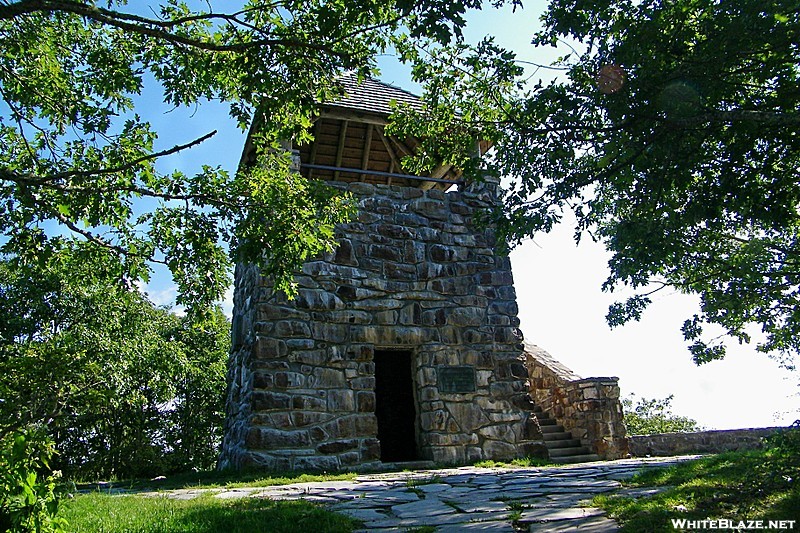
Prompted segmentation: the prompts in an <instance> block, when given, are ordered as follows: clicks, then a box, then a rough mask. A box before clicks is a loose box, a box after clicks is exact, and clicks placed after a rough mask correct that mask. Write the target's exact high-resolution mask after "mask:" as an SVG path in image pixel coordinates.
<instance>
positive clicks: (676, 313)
mask: <svg viewBox="0 0 800 533" xmlns="http://www.w3.org/2000/svg"><path fill="white" fill-rule="evenodd" d="M542 7H543V6H542V3H541V2H538V3H535V4H533V5H528V6H526V9H525V10H523V11H521V12H520V11H518V12H517V13H516V14H512V13H511V12H510V10H504V11H501V12H495V11H492V10H488V11H485V12H483V13H481V14H480V15H479V16H477V17H476V16H471V17H469V20H470V24H471V29H470V30H469V31H468V33H467V35H468V36H469V37H470V38H472V39H475V38H479V37H482V36H483V35H485V34H487V33H490V32H501V33H500V35H498V36H497V39H498V42H500V43H501V44H503V45H504V46H507V47H510V48H512V49H514V50H515V51H516V52H517V53H518V56H519V57H520V58H521V59H524V60H527V61H532V62H536V63H549V62H550V61H552V59H553V58H554V57H555V55H556V54H557V53H559V52H556V51H550V53H549V54H544V52H543V51H535V50H534V49H533V47H532V46H530V44H529V43H530V40H531V37H532V35H533V33H534V32H535V31H536V30H537V29H538V17H539V10H541V9H542ZM560 53H564V52H560ZM381 68H382V70H383V75H382V77H381V79H382V80H383V81H386V82H389V83H393V84H396V85H399V86H402V87H403V88H405V89H408V90H411V91H417V90H418V88H417V87H415V86H414V85H413V84H411V83H410V81H409V79H408V74H407V72H406V71H404V70H403V69H400V68H398V67H397V65H396V62H394V61H393V59H392V58H391V57H387V58H383V60H382V61H381ZM194 111H195V110H188V111H186V110H177V111H175V112H173V113H171V114H167V115H163V116H156V117H148V118H150V119H151V121H152V122H153V124H154V126H155V128H156V130H157V131H159V133H160V134H161V140H160V145H161V147H162V148H166V147H169V146H171V145H173V144H177V143H181V142H186V141H188V140H191V139H193V138H195V137H197V136H199V135H202V134H204V133H207V132H208V131H211V130H213V129H217V128H219V129H220V130H221V131H220V134H218V135H217V137H216V138H215V139H212V140H211V141H209V142H206V143H204V144H203V145H202V146H200V147H199V148H198V149H195V150H191V151H189V152H186V153H182V154H178V155H177V156H174V157H172V158H170V159H169V160H168V161H164V162H162V163H161V165H162V169H164V170H167V168H168V167H169V168H175V167H177V168H183V169H185V170H186V171H189V170H190V169H191V168H192V167H194V166H195V165H196V164H198V163H212V162H213V163H216V164H220V165H222V166H223V167H224V168H227V169H229V170H230V171H234V170H235V168H236V164H237V162H238V157H239V154H240V153H241V149H242V146H243V139H244V136H243V134H242V133H241V132H239V131H238V130H236V128H235V126H234V125H233V124H231V123H230V121H225V120H224V119H223V115H224V110H222V109H220V108H219V107H218V106H217V107H214V106H201V109H200V110H199V111H198V112H196V113H195V112H194ZM607 260H608V254H607V252H605V250H604V249H603V248H602V246H601V245H598V244H595V243H592V242H591V241H590V240H589V239H588V238H587V239H584V240H583V241H582V242H581V245H580V246H579V247H576V246H575V244H574V241H573V240H572V228H571V226H569V225H567V224H562V225H561V226H559V227H557V228H556V229H555V230H554V231H553V232H551V233H550V234H547V235H540V236H537V237H536V242H535V243H534V242H532V241H528V242H526V243H524V244H523V245H521V246H520V247H518V248H517V249H516V250H514V251H513V252H512V254H511V261H512V266H513V269H514V278H515V285H516V290H517V299H518V303H519V308H520V314H519V317H520V319H521V328H522V330H523V332H524V334H525V338H526V340H527V341H529V342H532V343H534V344H537V345H539V346H541V347H542V348H544V349H546V350H548V351H549V352H550V353H551V354H553V355H554V356H555V357H556V358H557V359H559V360H560V361H562V362H563V363H564V364H566V365H567V366H568V367H570V368H571V369H572V370H573V371H575V372H576V373H577V374H579V375H581V376H583V377H592V376H609V375H611V376H618V377H619V378H620V386H621V387H622V391H623V394H625V395H627V394H629V393H631V392H634V393H636V395H637V396H640V397H641V396H644V397H647V398H664V397H666V396H668V395H670V394H673V395H674V396H675V398H674V400H673V412H674V413H676V414H680V415H684V416H689V417H692V418H694V419H696V420H697V421H698V422H699V423H700V424H701V425H703V426H705V427H707V428H716V429H727V428H739V427H761V426H770V425H787V424H790V423H792V422H793V421H794V420H795V419H797V418H800V395H798V391H799V389H798V374H797V373H792V372H788V371H785V370H783V369H780V368H779V367H778V365H777V364H776V363H774V362H773V361H772V360H770V359H769V358H768V357H767V356H765V355H764V354H759V353H756V352H755V350H754V349H753V348H751V347H747V346H744V347H740V346H732V347H729V354H728V357H727V358H726V359H725V360H724V361H717V362H713V363H710V364H707V365H704V366H702V367H697V366H695V365H694V364H693V363H692V362H691V357H690V355H689V353H688V351H687V350H686V345H685V343H684V341H683V339H682V336H681V333H680V326H681V324H682V323H683V320H685V319H686V318H688V317H690V316H691V315H692V314H693V313H694V312H695V310H696V308H697V303H696V300H695V299H693V298H692V297H689V296H684V295H680V294H668V295H664V296H656V301H655V302H654V304H653V305H652V306H651V307H650V308H649V309H648V310H647V311H646V312H645V314H644V317H643V319H642V321H641V322H638V323H632V324H628V325H626V326H623V327H621V328H617V329H615V330H610V329H609V327H608V326H607V325H606V323H605V314H606V312H607V310H608V305H609V304H610V303H612V302H613V301H614V299H615V298H614V295H609V294H604V293H602V292H601V291H600V286H601V284H602V282H603V281H604V280H605V278H606V276H607V266H606V263H607ZM149 291H150V295H151V298H153V299H154V300H156V303H169V300H170V299H171V298H172V297H174V288H172V287H171V284H170V281H169V279H168V277H166V276H164V275H163V273H162V274H160V275H158V276H157V277H156V278H155V279H154V280H153V281H152V283H151V284H150V286H149ZM228 294H229V298H228V301H227V302H226V307H227V309H228V310H229V309H230V294H231V292H230V291H229V293H228Z"/></svg>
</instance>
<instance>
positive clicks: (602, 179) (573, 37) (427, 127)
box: [401, 0, 800, 366]
mask: <svg viewBox="0 0 800 533" xmlns="http://www.w3.org/2000/svg"><path fill="white" fill-rule="evenodd" d="M543 23H544V29H543V30H542V31H541V32H540V33H539V34H537V35H536V36H535V38H534V40H533V44H534V45H536V46H539V47H550V46H555V45H557V44H558V45H562V49H563V48H566V46H564V43H565V41H571V42H573V43H576V44H575V46H574V47H572V48H571V51H569V53H567V54H566V55H565V56H564V57H562V58H561V59H560V60H559V61H557V62H556V63H555V64H554V65H552V66H551V68H554V69H557V70H560V71H561V74H562V75H561V76H560V77H559V78H557V79H555V80H552V81H539V82H538V83H535V84H526V83H525V80H524V79H523V78H522V71H521V68H520V67H521V65H520V64H518V63H517V62H516V60H515V57H514V55H513V54H512V53H510V52H508V51H506V50H502V49H499V48H498V47H497V46H496V45H494V44H493V43H492V42H491V41H485V42H483V43H480V44H479V45H478V46H475V47H467V46H454V47H444V48H437V47H436V46H427V47H424V46H421V45H419V44H418V43H410V44H409V46H408V47H407V48H406V50H405V53H406V54H407V56H408V57H409V58H410V59H411V60H415V61H419V62H420V64H419V65H418V66H417V67H416V69H415V76H416V78H417V80H418V81H420V82H422V83H425V84H426V94H427V97H428V98H429V99H430V100H431V102H432V104H431V106H430V108H429V109H428V113H430V114H431V116H429V117H424V119H422V120H421V119H420V117H415V116H414V114H413V113H411V111H410V110H405V111H404V113H403V117H402V118H401V121H402V123H403V124H404V125H405V126H407V127H409V128H411V129H412V130H414V131H415V133H416V134H417V135H419V136H421V137H424V138H427V139H430V140H434V139H437V138H438V137H439V136H440V135H441V136H445V138H447V136H448V135H450V136H452V135H453V132H460V133H461V134H462V136H463V137H462V138H471V139H475V138H480V139H486V140H488V141H491V142H492V143H493V145H494V147H495V150H494V152H493V157H492V159H491V161H488V168H485V169H474V172H475V173H476V174H477V173H479V171H480V172H484V173H488V174H495V175H499V176H506V177H508V179H509V190H508V194H507V195H506V198H505V209H504V210H498V212H497V213H495V219H496V221H497V222H498V224H499V225H500V228H501V229H502V230H503V231H504V233H505V234H506V236H507V237H508V238H509V239H510V242H511V244H515V243H518V242H519V241H521V240H522V239H524V238H527V237H528V236H530V235H532V234H533V233H535V232H537V231H540V230H545V231H546V230H549V229H550V228H551V227H552V226H553V224H555V223H556V222H557V221H558V220H560V218H561V215H562V213H563V211H564V210H565V209H571V210H574V212H575V214H576V215H577V219H578V221H579V222H578V226H577V228H576V238H580V236H581V235H583V234H585V233H586V232H588V233H589V234H590V235H591V236H592V237H593V238H595V239H599V240H601V241H602V242H603V243H604V244H605V245H606V247H607V248H608V250H609V251H611V253H612V257H611V260H610V263H609V266H610V271H611V272H610V276H609V278H608V280H607V281H606V282H605V284H604V289H605V290H608V291H613V290H615V289H618V288H619V287H620V286H628V287H630V288H632V289H634V290H635V291H637V294H636V295H635V296H633V298H632V299H631V300H629V301H628V302H626V303H620V304H618V305H616V306H613V307H612V309H611V312H610V314H609V317H608V320H609V323H610V324H612V325H618V324H621V323H624V322H626V321H630V320H636V319H638V318H639V316H640V315H641V312H642V310H643V309H644V308H645V307H646V306H647V304H648V303H649V301H650V299H649V295H651V294H652V293H653V292H655V291H658V290H661V289H663V288H665V287H671V288H674V289H677V290H678V291H681V292H686V293H694V294H697V295H699V297H700V306H701V307H700V312H699V313H698V314H697V315H696V316H691V317H689V318H688V320H687V321H686V323H685V325H684V327H683V333H684V336H685V338H686V340H687V341H688V342H689V345H690V351H691V353H692V355H693V357H694V360H695V361H696V362H697V363H703V362H706V361H710V360H713V359H718V358H720V357H722V356H724V353H725V347H724V344H722V343H721V342H720V341H719V340H717V339H714V340H709V339H708V338H707V336H706V335H707V334H706V332H705V329H706V325H708V324H714V325H717V326H720V327H721V328H722V329H723V331H724V332H725V333H726V334H727V335H728V336H730V337H731V338H733V339H735V340H736V341H738V342H750V341H751V335H752V330H751V329H749V326H751V325H755V326H757V327H759V328H760V329H761V332H760V334H761V337H760V338H759V341H758V344H757V348H758V349H759V350H761V351H764V352H769V353H771V354H774V355H775V356H776V357H778V358H781V359H782V362H783V364H785V365H786V366H791V364H792V363H791V357H790V354H792V353H797V351H798V349H800V315H799V314H798V313H797V309H798V303H800V289H798V287H800V277H798V276H799V275H800V272H799V271H798V268H797V265H798V255H799V254H800V249H799V248H798V242H800V239H798V236H799V235H800V234H799V233H798V227H799V222H800V215H799V214H798V213H800V210H798V206H799V204H800V187H798V183H797V175H798V168H800V138H798V135H797V125H798V123H800V115H798V109H799V108H800V89H798V87H800V84H799V83H798V82H799V81H800V70H799V69H798V66H797V65H798V64H800V49H798V47H797V42H798V38H800V12H798V10H797V3H796V2H795V1H794V0H777V1H775V2H760V1H758V0H743V1H740V2H735V3H730V2H698V1H695V0H677V1H673V2H661V1H658V0H650V1H644V2H639V1H633V0H623V1H620V2H618V1H613V2H612V1H609V0H600V1H596V2H589V3H587V2H577V1H575V0H552V1H551V2H550V6H549V9H548V11H547V13H546V14H545V16H544V18H543ZM567 46H571V45H567ZM476 102H477V103H476ZM462 119H463V120H462ZM449 146H451V147H459V146H461V147H463V148H462V149H461V150H460V151H458V152H457V153H455V154H453V155H451V158H453V159H464V158H467V157H469V155H470V151H471V148H467V144H466V143H464V142H461V143H459V142H456V141H451V142H450V143H449ZM426 148H427V151H426V152H425V153H423V154H421V156H420V157H419V158H418V164H420V165H424V164H426V162H427V161H428V160H429V159H430V158H431V157H432V155H433V154H435V147H434V146H433V145H432V144H430V143H429V144H427V145H426ZM784 356H786V357H784Z"/></svg>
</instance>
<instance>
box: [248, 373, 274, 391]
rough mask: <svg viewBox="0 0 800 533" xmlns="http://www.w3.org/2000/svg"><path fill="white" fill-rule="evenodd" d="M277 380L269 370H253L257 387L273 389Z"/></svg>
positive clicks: (255, 386)
mask: <svg viewBox="0 0 800 533" xmlns="http://www.w3.org/2000/svg"><path fill="white" fill-rule="evenodd" d="M274 383H275V381H274V379H273V376H272V374H271V373H269V372H253V387H254V388H256V389H271V388H272V386H273V385H274Z"/></svg>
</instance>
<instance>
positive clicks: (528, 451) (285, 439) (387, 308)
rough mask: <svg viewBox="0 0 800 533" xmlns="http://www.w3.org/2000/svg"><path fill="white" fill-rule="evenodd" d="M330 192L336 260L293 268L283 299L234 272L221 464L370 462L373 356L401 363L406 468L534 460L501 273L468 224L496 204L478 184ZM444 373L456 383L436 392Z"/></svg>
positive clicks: (486, 243)
mask: <svg viewBox="0 0 800 533" xmlns="http://www.w3.org/2000/svg"><path fill="white" fill-rule="evenodd" d="M333 185H335V186H341V187H343V188H345V189H346V190H347V191H349V192H350V193H351V194H353V196H354V198H355V200H356V201H357V204H358V215H357V218H356V220H354V221H352V222H350V223H348V224H346V225H343V226H342V227H339V228H337V235H338V241H339V246H338V248H337V249H336V251H335V252H333V253H331V254H327V255H325V256H323V257H319V258H317V259H316V260H313V261H309V262H308V263H306V264H305V266H304V267H303V271H302V272H300V273H298V274H297V276H296V281H297V284H298V287H299V294H298V296H297V298H296V299H295V300H294V301H289V300H287V299H286V298H285V297H283V296H282V295H280V294H275V293H273V292H272V291H271V290H270V289H269V281H268V280H265V279H263V278H262V277H261V276H260V275H259V273H258V272H257V271H256V270H255V269H254V268H253V267H248V266H244V265H238V266H237V269H236V280H237V282H236V290H235V293H234V333H233V338H234V349H233V352H232V355H231V358H230V362H229V369H228V381H229V387H228V403H227V405H228V408H227V409H228V412H227V422H226V436H225V440H224V443H223V451H222V455H221V460H220V465H221V466H222V467H226V466H227V467H237V468H240V467H245V466H256V467H262V468H269V469H326V470H335V469H340V468H349V467H352V466H358V465H360V466H365V465H366V466H369V465H370V464H375V463H376V462H377V461H378V460H379V459H380V456H381V444H380V442H379V440H378V438H377V435H378V424H377V418H376V413H375V405H376V396H375V363H374V355H375V352H376V351H377V350H381V351H384V350H406V351H408V352H411V354H412V359H411V360H412V365H413V371H412V376H413V380H414V395H415V397H414V403H415V407H416V413H417V422H416V424H417V428H416V431H417V435H416V442H417V445H418V452H419V456H420V458H421V459H427V460H433V461H436V462H438V463H443V464H459V463H468V462H472V461H477V460H482V459H511V458H514V457H521V456H529V455H534V456H536V455H538V456H543V455H546V449H545V447H544V444H543V441H542V436H541V433H540V431H539V427H538V424H537V423H536V420H535V417H533V416H532V415H531V414H530V413H529V412H528V411H526V407H528V406H529V400H528V386H527V379H528V373H527V370H526V367H525V362H524V356H523V352H522V344H521V343H522V337H521V333H520V331H519V329H518V325H519V320H518V318H517V303H516V294H515V291H514V287H513V279H512V275H511V265H510V262H509V260H508V258H507V257H501V256H499V255H497V254H496V253H495V249H494V245H495V235H494V231H493V230H492V229H491V228H485V227H484V226H481V225H480V224H478V223H477V221H476V220H475V219H476V213H477V212H478V211H479V210H482V209H484V208H486V207H488V206H489V205H491V203H492V202H493V201H495V199H494V196H493V194H492V191H491V188H488V189H487V188H480V185H478V184H475V185H473V186H468V187H467V188H465V190H463V191H459V192H451V193H444V192H442V191H438V190H427V191H425V190H421V189H417V188H409V187H397V186H389V185H370V184H365V183H351V184H349V185H342V184H333ZM448 368H461V369H463V370H464V372H463V373H462V374H461V376H462V378H463V376H464V375H466V376H467V378H469V379H468V381H469V380H472V381H471V383H467V386H466V388H465V389H464V390H457V391H453V390H446V389H448V388H447V387H445V388H443V386H442V385H443V383H442V376H443V373H444V372H443V369H448ZM473 376H474V378H473ZM459 386H460V385H459ZM450 387H452V384H451V385H450Z"/></svg>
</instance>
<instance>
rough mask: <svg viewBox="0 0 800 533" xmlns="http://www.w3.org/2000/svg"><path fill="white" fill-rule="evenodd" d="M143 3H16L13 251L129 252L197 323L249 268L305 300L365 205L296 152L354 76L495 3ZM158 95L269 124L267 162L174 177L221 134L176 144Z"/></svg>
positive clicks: (126, 257) (133, 267)
mask: <svg viewBox="0 0 800 533" xmlns="http://www.w3.org/2000/svg"><path fill="white" fill-rule="evenodd" d="M496 3H497V4H498V5H499V4H501V3H502V0H498V2H496ZM136 4H137V3H130V5H129V4H128V2H126V1H125V0H107V1H98V0H68V1H62V0H17V1H10V2H2V4H0V50H2V52H1V53H0V98H2V104H0V110H1V111H0V112H1V113H2V115H0V146H1V147H2V150H0V200H1V201H0V233H1V234H2V235H3V236H5V237H6V238H5V239H3V240H2V249H1V250H0V251H3V252H6V253H13V254H19V255H24V254H28V255H30V256H31V258H35V257H37V256H39V255H42V254H47V253H48V251H49V250H50V249H51V248H52V247H56V248H57V247H58V241H57V237H54V234H57V233H59V232H62V233H63V232H67V233H70V232H71V233H72V234H74V235H75V236H80V237H81V238H83V239H85V240H87V241H88V242H91V243H93V244H94V245H95V246H98V247H101V248H105V249H107V250H110V251H112V252H114V254H115V255H117V256H118V260H119V261H120V263H121V265H122V268H123V269H124V271H125V273H126V276H127V277H128V278H129V279H141V280H147V279H148V277H149V275H150V274H151V268H152V265H153V264H154V263H162V264H165V265H167V266H168V267H169V269H170V270H171V272H172V274H173V277H174V279H175V282H176V284H177V286H178V288H179V295H178V303H179V304H185V305H187V306H188V307H189V309H190V311H191V310H192V309H194V308H198V309H202V308H205V307H207V306H208V305H209V304H210V303H211V302H214V301H216V300H218V299H219V298H220V297H221V296H222V294H223V291H224V289H225V287H226V286H227V284H228V283H229V281H230V267H231V262H232V259H237V260H241V261H249V262H253V263H256V264H258V265H260V266H261V267H263V268H264V269H265V270H266V273H267V274H269V275H271V276H272V279H273V280H274V282H275V284H276V286H277V288H279V289H282V290H284V291H286V292H287V293H289V294H292V293H293V290H294V286H293V283H292V272H293V271H294V270H295V269H296V268H297V267H298V266H299V265H300V263H301V262H302V260H303V259H304V258H306V257H308V256H311V255H314V254H317V253H319V252H322V251H324V250H329V249H330V248H331V247H332V246H333V244H334V240H333V236H332V235H333V229H332V228H333V225H334V224H335V223H336V222H340V221H342V220H345V219H346V218H347V216H348V215H349V213H350V206H349V202H348V199H347V197H343V196H338V197H337V196H335V195H333V194H331V193H328V194H323V193H322V191H320V190H319V188H317V187H313V186H311V185H310V184H308V183H306V182H305V181H304V180H303V179H301V178H299V177H298V176H295V175H292V174H290V173H289V165H290V159H289V158H288V157H286V156H285V154H283V153H282V152H281V150H279V148H280V145H279V140H280V139H289V138H292V137H294V138H295V139H296V140H297V141H298V142H307V141H308V140H309V139H310V135H309V133H308V130H309V126H310V125H311V120H312V116H313V114H314V112H315V111H316V109H317V108H318V106H319V104H320V103H322V102H325V101H329V100H331V99H333V98H336V97H337V96H338V95H340V93H341V87H340V86H339V84H338V82H337V77H338V76H339V75H340V74H342V73H343V72H345V71H354V72H356V73H357V75H359V76H364V75H366V74H368V73H370V72H372V71H373V70H374V68H375V58H376V56H377V55H378V54H380V53H382V52H383V51H384V50H385V49H386V47H387V46H388V45H389V43H390V42H391V41H392V40H393V39H395V38H400V37H401V36H407V37H409V38H411V39H421V38H423V37H424V38H430V39H433V40H434V41H435V42H448V41H450V40H451V39H453V38H459V37H460V35H461V27H462V26H463V24H464V18H463V15H464V13H465V10H466V9H468V8H480V7H481V2H479V1H478V0H469V1H467V2H460V1H459V2H456V1H454V0H425V1H422V2H410V1H407V0H396V1H391V0H357V1H342V0H303V1H298V0H280V1H277V2H273V1H266V0H242V1H240V2H234V3H233V6H231V5H230V3H224V2H195V1H186V2H184V1H181V0H168V1H165V2H163V3H153V2H150V3H146V4H141V5H136ZM221 6H222V7H221ZM226 9H227V11H226ZM145 87H153V88H154V89H155V90H160V92H161V94H162V98H163V103H164V109H165V110H166V109H169V108H172V107H178V106H195V105H198V104H201V103H203V102H204V101H207V100H220V101H223V102H227V103H229V104H230V114H231V116H232V117H233V118H234V119H235V120H236V121H237V122H238V124H239V125H240V126H241V127H242V128H244V127H246V126H247V124H248V123H250V122H251V119H252V121H253V124H255V125H256V126H257V128H256V131H255V132H256V133H257V134H258V135H259V136H260V142H261V147H260V148H261V149H262V153H260V154H259V158H258V161H257V162H256V164H254V165H252V166H249V167H247V168H240V169H239V170H238V171H237V172H236V173H229V172H226V171H225V170H223V169H221V168H219V167H217V166H214V165H213V163H212V164H209V165H206V166H203V167H202V170H201V171H200V172H198V173H197V174H195V175H187V174H184V173H182V172H179V171H175V172H172V173H164V172H161V171H159V170H158V167H157V164H156V163H157V161H158V160H159V159H160V158H162V157H165V156H169V155H171V154H174V153H177V152H180V151H183V150H187V149H189V148H192V147H194V146H197V145H198V144H200V143H202V142H203V141H204V140H205V139H207V138H209V137H210V136H212V135H214V134H215V132H209V133H208V134H207V135H204V136H201V137H199V138H197V139H187V140H186V141H185V142H184V143H183V144H179V145H176V146H172V147H170V146H162V145H161V144H160V143H159V140H158V134H157V132H156V131H154V129H153V128H152V126H151V125H150V124H149V123H148V122H147V121H146V120H144V119H143V118H142V117H141V116H140V114H139V113H137V109H136V101H137V98H138V97H139V96H140V95H141V94H142V93H143V92H144V89H145ZM151 92H152V91H151ZM148 111H149V112H154V111H155V110H153V109H149V110H148ZM143 200H148V201H149V203H147V202H143ZM143 205H144V206H145V207H142V206H143ZM54 227H55V229H54ZM53 239H56V240H55V241H54V240H53ZM226 247H227V248H228V249H229V250H232V251H231V252H230V253H228V252H226Z"/></svg>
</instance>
